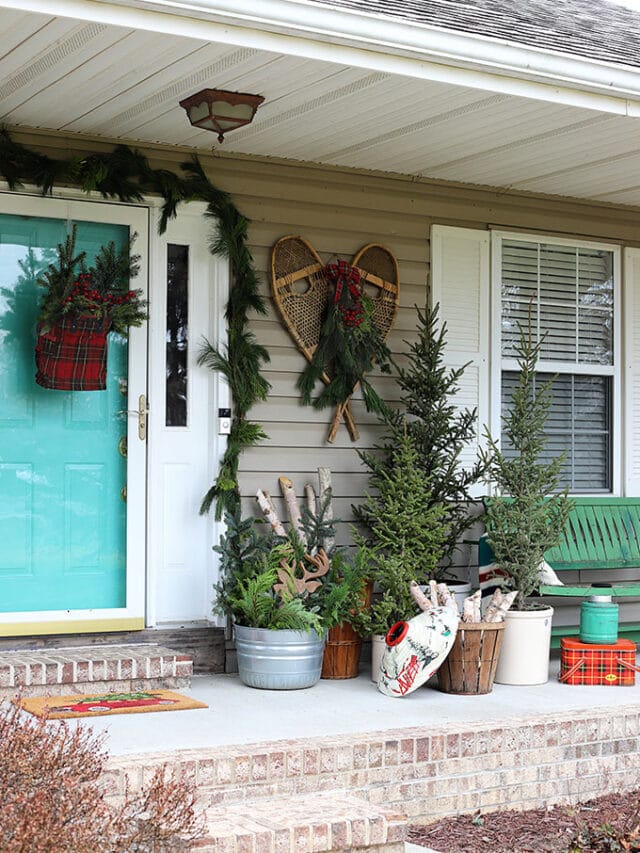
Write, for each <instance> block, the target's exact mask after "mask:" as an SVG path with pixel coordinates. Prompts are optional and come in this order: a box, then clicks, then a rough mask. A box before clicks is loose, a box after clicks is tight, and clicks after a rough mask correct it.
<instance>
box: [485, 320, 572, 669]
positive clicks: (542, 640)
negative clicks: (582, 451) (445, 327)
mask: <svg viewBox="0 0 640 853" xmlns="http://www.w3.org/2000/svg"><path fill="white" fill-rule="evenodd" d="M541 345H542V340H541V341H539V342H538V343H534V342H533V336H532V330H531V323H529V326H528V328H527V329H524V328H522V327H520V340H519V342H518V344H517V346H516V354H517V358H518V366H519V376H518V384H517V386H516V388H515V391H514V393H513V396H512V398H511V401H510V406H509V408H508V410H507V414H506V415H504V416H503V419H502V443H501V444H499V443H498V441H497V440H496V439H495V438H493V437H492V436H491V435H490V433H489V431H488V430H487V431H486V437H487V448H486V450H485V452H484V459H485V462H486V463H487V467H488V474H489V478H490V480H491V481H492V482H493V484H494V485H495V487H496V490H497V492H498V496H496V497H492V498H489V499H487V501H486V515H485V525H486V533H487V542H488V544H489V546H490V547H491V549H492V550H493V554H494V561H495V565H496V567H497V569H498V570H499V571H500V572H501V573H504V575H506V580H504V585H505V586H507V587H508V588H510V589H514V590H517V591H518V595H517V597H516V600H515V603H514V606H513V607H512V609H511V610H510V611H509V612H508V613H507V615H506V619H505V622H506V626H505V631H504V638H503V645H502V653H501V656H500V660H499V662H498V668H497V671H496V676H495V681H496V682H498V683H500V684H543V683H544V682H546V681H547V680H548V678H549V648H550V641H551V619H552V616H553V608H552V607H549V606H547V605H545V604H544V603H541V602H540V601H539V600H536V599H535V598H531V596H532V595H533V594H534V593H536V592H537V591H538V588H539V586H540V581H541V574H542V572H543V569H544V554H545V552H546V551H547V550H548V549H549V548H552V547H554V546H556V545H558V543H559V542H560V539H561V537H562V534H563V532H564V529H565V526H566V524H567V521H568V517H569V513H570V511H571V507H572V503H571V501H570V500H569V498H568V496H567V490H566V489H565V490H564V491H562V490H561V486H560V484H561V473H562V464H563V461H564V456H563V455H560V456H556V457H554V458H552V459H548V457H547V458H545V449H546V444H547V440H546V436H545V433H544V430H545V425H546V422H547V417H548V413H549V406H550V405H551V401H552V390H551V389H552V384H553V379H550V380H547V381H543V380H540V378H538V379H536V367H537V362H538V357H539V354H540V347H541Z"/></svg>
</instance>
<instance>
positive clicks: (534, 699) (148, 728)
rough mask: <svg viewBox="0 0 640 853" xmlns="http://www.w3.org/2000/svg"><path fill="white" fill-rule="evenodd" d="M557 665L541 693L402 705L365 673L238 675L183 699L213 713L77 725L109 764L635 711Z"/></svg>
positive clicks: (528, 690) (624, 698)
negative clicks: (265, 683)
mask: <svg viewBox="0 0 640 853" xmlns="http://www.w3.org/2000/svg"><path fill="white" fill-rule="evenodd" d="M559 666H560V661H559V659H555V660H552V661H551V670H550V678H549V681H548V682H547V683H546V684H541V685H537V686H532V687H513V686H507V685H500V684H496V685H494V688H493V691H492V692H491V693H489V694H487V695H484V696H453V695H448V694H445V693H441V692H440V691H439V690H438V689H437V688H436V687H431V686H429V685H428V686H426V687H423V688H420V689H418V690H417V691H415V692H414V693H412V694H411V695H409V696H406V697H404V698H402V699H390V698H388V697H386V696H383V695H382V694H381V693H379V692H378V690H377V688H376V686H375V685H374V684H373V683H372V682H371V680H370V678H369V673H368V671H366V670H363V671H361V674H360V675H359V677H358V678H356V679H349V680H344V681H328V680H321V681H320V682H319V683H318V684H317V685H316V686H315V687H313V688H310V689H308V690H296V691H275V690H274V691H271V690H256V689H253V688H250V687H245V686H244V685H243V684H242V683H241V682H240V680H239V678H238V676H237V675H210V676H203V675H196V676H194V677H193V681H192V686H191V689H190V690H187V691H184V692H187V693H188V694H189V695H191V696H193V697H194V698H196V699H199V700H201V701H203V702H206V703H207V704H208V705H209V707H208V708H207V709H202V710H193V711H186V712H185V711H180V712H171V711H167V712H163V713H159V714H158V713H156V714H127V715H119V716H114V717H111V718H107V717H92V718H84V719H83V720H81V721H78V723H77V725H90V726H91V727H92V728H93V730H94V731H95V732H105V733H106V735H107V744H106V745H107V747H108V749H109V751H110V752H111V754H112V755H114V756H118V755H122V756H124V755H128V754H129V755H131V754H136V755H139V754H141V753H145V752H157V751H158V750H163V751H170V750H180V751H182V750H192V749H195V750H197V749H210V748H212V747H216V746H234V745H244V744H251V743H258V742H260V743H265V742H273V741H280V740H291V739H297V738H316V737H326V736H334V735H349V734H353V735H358V734H359V735H362V734H364V733H366V732H384V731H385V730H394V731H397V730H398V729H402V728H420V727H425V728H427V729H428V728H431V727H433V726H437V727H438V728H441V727H442V726H446V727H453V728H455V727H460V728H468V727H469V726H470V725H474V726H475V725H478V724H480V725H484V726H486V727H487V728H490V727H491V724H492V723H494V724H495V725H496V726H500V725H503V724H504V723H505V721H516V720H518V719H519V718H521V719H524V718H526V719H528V720H531V718H532V717H536V716H538V715H539V716H540V717H544V718H545V719H549V717H553V715H554V714H557V715H559V716H562V717H564V716H566V715H567V713H570V712H572V711H576V712H589V711H598V710H600V711H601V710H604V709H608V708H610V709H611V710H612V713H613V714H615V713H616V711H618V712H623V711H631V710H634V709H636V710H638V711H640V685H638V684H636V685H635V686H634V687H587V686H569V685H565V684H560V683H559V682H558V680H557V675H558V670H559Z"/></svg>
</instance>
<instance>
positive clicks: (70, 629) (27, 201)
mask: <svg viewBox="0 0 640 853" xmlns="http://www.w3.org/2000/svg"><path fill="white" fill-rule="evenodd" d="M0 213H9V214H14V215H18V216H19V215H24V216H38V217H50V218H52V219H79V220H85V221H90V222H104V223H112V224H117V225H128V226H129V227H130V228H131V231H132V232H136V233H137V234H138V238H137V241H136V245H135V249H136V250H137V251H138V252H139V254H140V271H139V273H138V276H137V278H136V282H135V284H136V288H139V289H140V290H142V291H143V293H144V294H145V296H146V294H147V291H148V254H149V210H148V207H147V206H142V205H129V204H120V203H105V202H104V201H100V202H97V201H95V200H93V199H87V198H86V196H84V197H83V196H80V194H79V193H78V194H76V193H75V192H73V191H71V192H69V191H65V194H64V196H63V197H61V196H60V195H56V196H54V197H47V198H43V197H42V195H39V194H38V195H36V194H29V193H27V192H20V193H13V192H6V191H4V190H1V189H0ZM128 392H129V393H128V399H129V407H130V409H133V408H135V407H136V406H137V401H138V398H139V397H140V395H143V394H144V395H145V396H146V394H147V329H146V323H145V324H143V325H142V326H141V327H139V328H135V327H134V328H132V329H131V331H130V335H129V381H128ZM134 401H135V405H134ZM135 417H136V416H135V415H130V416H129V430H128V433H129V436H130V440H129V442H128V448H127V552H126V553H127V555H126V566H127V569H126V571H127V577H126V605H125V607H122V608H105V609H88V610H73V611H58V610H56V611H40V612H29V613H3V614H0V636H1V635H5V636H7V635H10V636H16V635H29V634H54V633H80V632H99V631H116V630H135V629H141V628H143V627H144V623H145V574H146V572H145V566H146V536H145V523H144V520H145V517H146V491H147V490H146V461H147V451H146V442H144V441H140V440H139V439H138V435H137V428H136V427H137V422H136V421H135V420H134V418H135Z"/></svg>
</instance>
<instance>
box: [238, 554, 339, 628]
mask: <svg viewBox="0 0 640 853" xmlns="http://www.w3.org/2000/svg"><path fill="white" fill-rule="evenodd" d="M262 560H263V565H264V569H263V571H260V572H258V573H257V574H256V575H255V576H254V577H250V578H247V579H246V580H243V581H240V583H239V584H238V586H237V589H236V592H235V594H234V596H233V598H231V600H230V604H231V609H232V613H233V618H234V622H236V624H238V625H246V626H247V627H250V628H269V629H271V630H279V629H282V630H284V629H288V630H290V631H310V630H311V629H312V628H313V629H314V630H315V631H316V632H317V633H318V634H319V635H320V636H322V634H323V633H324V632H323V628H322V624H321V621H320V617H319V616H318V614H317V613H315V612H314V611H312V610H307V608H306V607H305V602H304V601H303V600H302V598H295V597H294V596H293V595H291V594H289V595H285V596H280V595H277V594H275V593H274V591H273V585H274V584H275V583H277V582H278V575H277V574H276V570H275V569H272V568H269V567H268V558H267V557H266V556H263V558H262Z"/></svg>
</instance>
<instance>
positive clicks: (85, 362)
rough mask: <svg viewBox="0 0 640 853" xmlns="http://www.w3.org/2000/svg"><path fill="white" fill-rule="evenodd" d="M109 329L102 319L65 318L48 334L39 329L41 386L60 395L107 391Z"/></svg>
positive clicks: (37, 379)
mask: <svg viewBox="0 0 640 853" xmlns="http://www.w3.org/2000/svg"><path fill="white" fill-rule="evenodd" d="M110 325H111V323H110V321H109V320H108V319H106V318H103V317H99V318H96V317H74V318H71V317H65V318H64V319H63V320H61V321H60V322H58V323H54V324H53V326H52V327H51V329H49V331H46V332H43V331H42V327H41V326H38V336H37V339H36V367H37V368H38V370H37V373H36V382H37V383H38V385H41V386H42V387H43V388H50V389H53V390H57V391H104V389H105V388H106V387H107V334H108V332H109V327H110Z"/></svg>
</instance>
